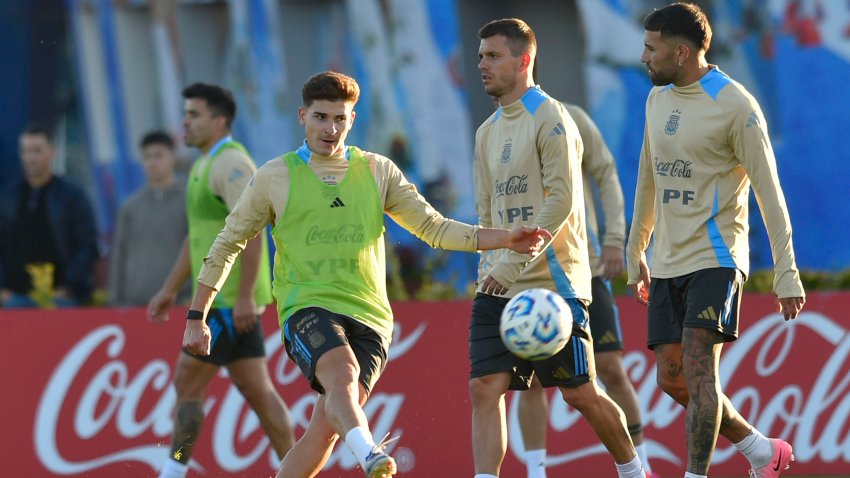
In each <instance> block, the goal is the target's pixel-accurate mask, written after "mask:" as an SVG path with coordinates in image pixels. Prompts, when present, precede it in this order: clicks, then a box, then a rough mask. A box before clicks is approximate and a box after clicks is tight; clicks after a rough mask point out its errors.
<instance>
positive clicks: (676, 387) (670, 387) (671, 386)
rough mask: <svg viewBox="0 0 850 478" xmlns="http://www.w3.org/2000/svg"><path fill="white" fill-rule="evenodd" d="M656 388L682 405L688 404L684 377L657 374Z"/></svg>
mask: <svg viewBox="0 0 850 478" xmlns="http://www.w3.org/2000/svg"><path fill="white" fill-rule="evenodd" d="M657 382H658V388H660V389H661V390H662V391H663V392H664V393H666V394H667V395H669V396H670V398H672V399H673V400H675V401H676V402H678V403H679V404H681V405H683V406H688V398H689V394H688V387H687V385H686V384H685V381H684V379H681V378H672V377H669V376H667V375H661V374H659V375H658V376H657Z"/></svg>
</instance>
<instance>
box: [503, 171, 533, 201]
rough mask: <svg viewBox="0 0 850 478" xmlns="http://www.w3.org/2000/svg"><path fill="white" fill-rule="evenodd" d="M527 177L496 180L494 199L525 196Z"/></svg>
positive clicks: (525, 175) (524, 175)
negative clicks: (517, 195) (516, 195)
mask: <svg viewBox="0 0 850 478" xmlns="http://www.w3.org/2000/svg"><path fill="white" fill-rule="evenodd" d="M527 179H528V175H527V174H523V175H522V176H511V177H509V178H508V179H507V180H505V181H500V180H499V179H498V178H496V197H497V198H498V197H502V196H513V195H514V194H525V193H526V191H528V181H527Z"/></svg>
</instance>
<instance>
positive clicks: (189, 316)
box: [186, 309, 204, 320]
mask: <svg viewBox="0 0 850 478" xmlns="http://www.w3.org/2000/svg"><path fill="white" fill-rule="evenodd" d="M186 320H204V313H203V312H201V311H200V310H192V309H189V311H188V312H186Z"/></svg>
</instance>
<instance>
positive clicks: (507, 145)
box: [502, 138, 513, 164]
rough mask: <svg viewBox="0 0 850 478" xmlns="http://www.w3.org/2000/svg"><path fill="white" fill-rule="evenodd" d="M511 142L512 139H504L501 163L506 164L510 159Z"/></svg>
mask: <svg viewBox="0 0 850 478" xmlns="http://www.w3.org/2000/svg"><path fill="white" fill-rule="evenodd" d="M512 144H513V139H511V138H508V140H507V141H505V146H504V147H503V148H502V163H504V164H507V163H508V162H509V161H510V160H511V145H512Z"/></svg>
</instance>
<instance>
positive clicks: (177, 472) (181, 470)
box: [159, 458, 189, 478]
mask: <svg viewBox="0 0 850 478" xmlns="http://www.w3.org/2000/svg"><path fill="white" fill-rule="evenodd" d="M188 471H189V465H184V464H183V463H180V462H179V461H177V460H172V459H171V458H169V459H167V460H165V464H164V465H162V469H161V470H160V471H159V478H185V477H186V472H188Z"/></svg>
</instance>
